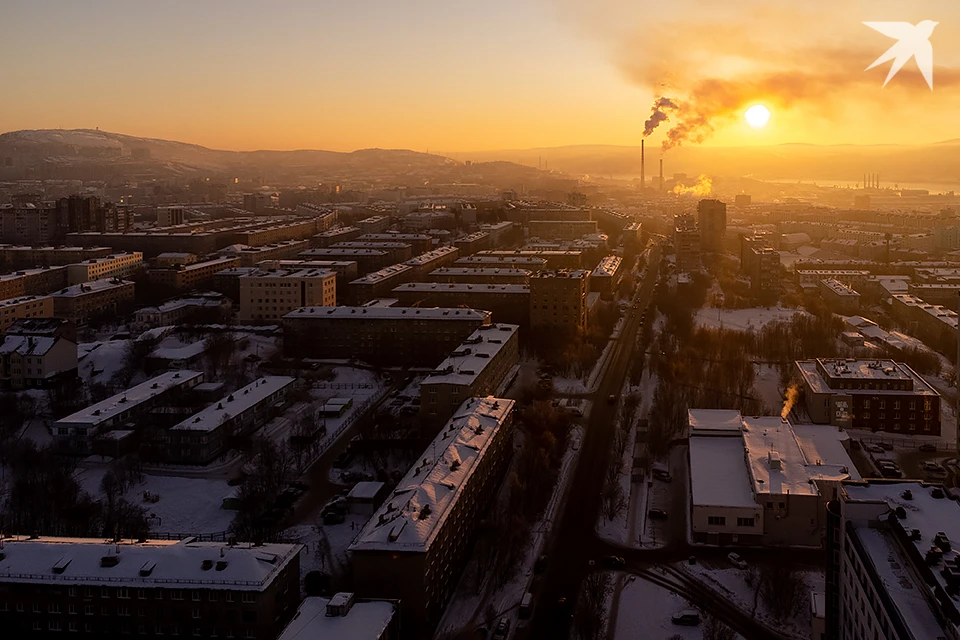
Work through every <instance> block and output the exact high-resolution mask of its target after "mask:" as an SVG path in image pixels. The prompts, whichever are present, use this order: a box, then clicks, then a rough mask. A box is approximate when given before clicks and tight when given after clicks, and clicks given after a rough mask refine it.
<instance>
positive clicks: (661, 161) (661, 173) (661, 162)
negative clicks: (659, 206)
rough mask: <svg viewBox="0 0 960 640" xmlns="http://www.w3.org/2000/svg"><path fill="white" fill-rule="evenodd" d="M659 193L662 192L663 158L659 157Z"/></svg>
mask: <svg viewBox="0 0 960 640" xmlns="http://www.w3.org/2000/svg"><path fill="white" fill-rule="evenodd" d="M660 193H663V158H660Z"/></svg>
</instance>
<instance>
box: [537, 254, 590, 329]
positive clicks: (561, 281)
mask: <svg viewBox="0 0 960 640" xmlns="http://www.w3.org/2000/svg"><path fill="white" fill-rule="evenodd" d="M589 275H590V273H589V272H588V271H585V270H583V269H578V270H576V271H540V272H539V273H537V274H536V275H534V276H533V277H532V278H530V325H531V326H532V327H551V328H555V329H563V330H569V331H575V332H582V331H584V330H585V329H586V328H587V278H588V277H589Z"/></svg>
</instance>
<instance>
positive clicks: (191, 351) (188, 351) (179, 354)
mask: <svg viewBox="0 0 960 640" xmlns="http://www.w3.org/2000/svg"><path fill="white" fill-rule="evenodd" d="M206 350H207V346H206V343H205V342H204V341H202V340H200V341H197V342H192V343H190V344H187V345H184V346H182V347H158V348H156V349H154V350H153V352H152V353H151V354H150V357H151V358H157V359H160V360H189V359H190V358H195V357H197V356H199V355H200V354H201V353H203V352H204V351H206Z"/></svg>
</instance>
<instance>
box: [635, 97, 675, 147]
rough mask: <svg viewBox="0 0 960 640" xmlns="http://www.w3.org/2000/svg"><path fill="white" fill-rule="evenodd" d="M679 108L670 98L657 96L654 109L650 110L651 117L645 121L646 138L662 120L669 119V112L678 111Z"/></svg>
mask: <svg viewBox="0 0 960 640" xmlns="http://www.w3.org/2000/svg"><path fill="white" fill-rule="evenodd" d="M677 108H678V107H677V103H676V102H674V101H673V100H671V99H670V98H657V101H656V102H654V103H653V109H651V110H650V117H649V118H647V121H646V122H645V123H643V137H644V138H646V137H647V136H649V135H650V134H651V133H653V131H654V129H656V128H657V127H658V126H660V123H661V122H666V121H667V120H669V119H670V117H669V115H668V113H669V112H671V111H676V110H677Z"/></svg>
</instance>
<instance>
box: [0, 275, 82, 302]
mask: <svg viewBox="0 0 960 640" xmlns="http://www.w3.org/2000/svg"><path fill="white" fill-rule="evenodd" d="M65 286H67V268H66V267H41V268H39V269H23V270H21V271H16V272H14V273H7V274H4V275H2V276H0V300H5V299H7V298H16V297H21V296H42V295H46V294H48V293H50V292H51V291H56V290H57V289H62V288H63V287H65Z"/></svg>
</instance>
